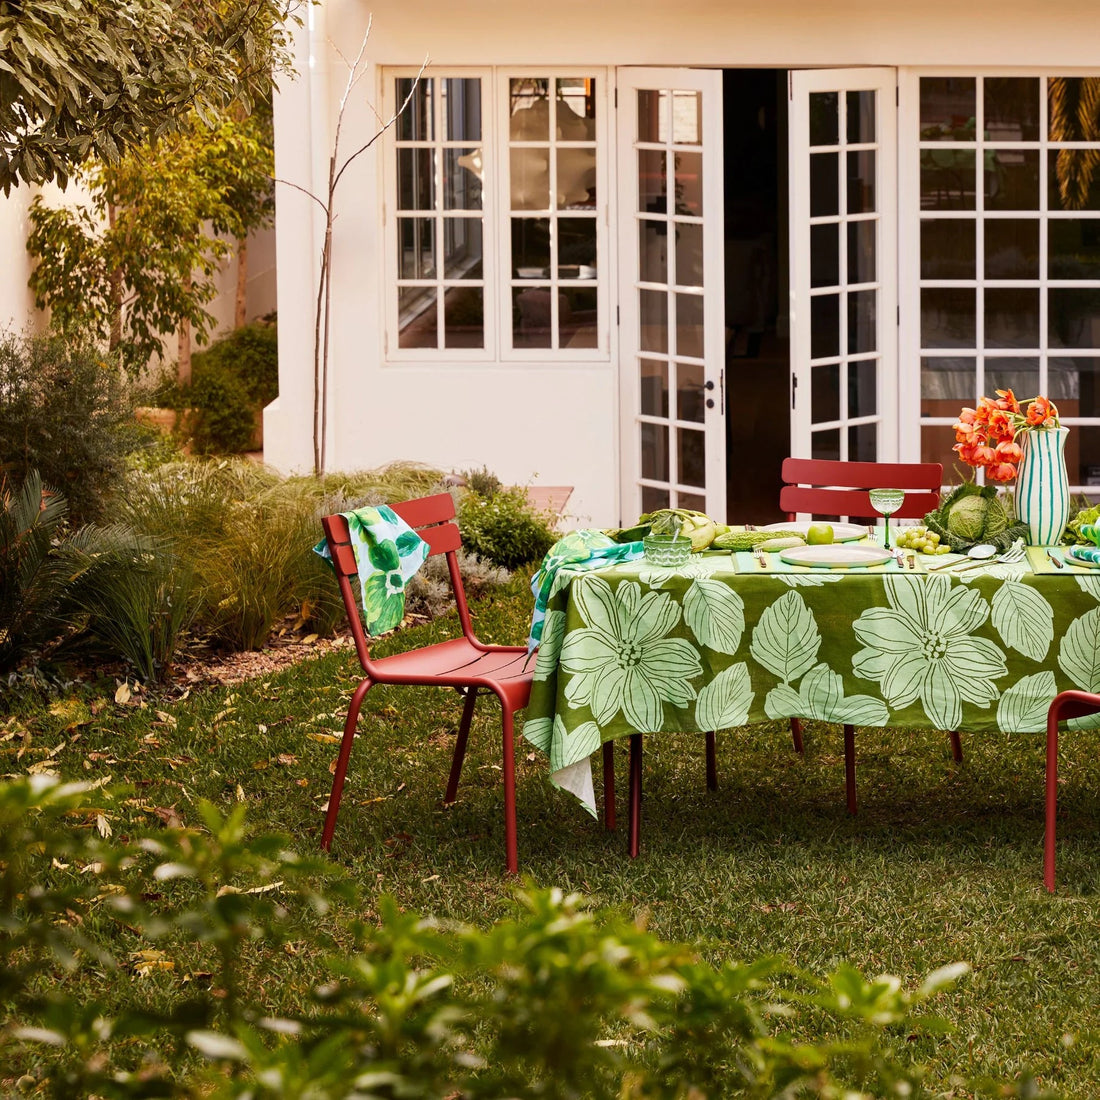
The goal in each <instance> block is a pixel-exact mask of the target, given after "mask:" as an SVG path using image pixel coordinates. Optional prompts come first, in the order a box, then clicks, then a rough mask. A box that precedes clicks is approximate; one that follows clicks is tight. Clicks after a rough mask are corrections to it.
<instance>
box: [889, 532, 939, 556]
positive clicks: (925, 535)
mask: <svg viewBox="0 0 1100 1100" xmlns="http://www.w3.org/2000/svg"><path fill="white" fill-rule="evenodd" d="M894 542H895V543H896V544H897V545H898V546H900V547H901V548H902V549H903V550H916V551H918V552H919V553H921V554H950V553H951V547H950V546H946V545H944V546H941V545H940V536H939V535H937V534H936V532H935V531H929V530H928V528H927V527H899V528H898V529H897V533H896V534H895V535H894Z"/></svg>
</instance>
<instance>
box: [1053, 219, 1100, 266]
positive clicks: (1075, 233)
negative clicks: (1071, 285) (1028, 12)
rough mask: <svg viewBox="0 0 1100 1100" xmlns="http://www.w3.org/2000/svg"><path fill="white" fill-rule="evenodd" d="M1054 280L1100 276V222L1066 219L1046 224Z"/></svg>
mask: <svg viewBox="0 0 1100 1100" xmlns="http://www.w3.org/2000/svg"><path fill="white" fill-rule="evenodd" d="M1047 244H1048V249H1049V252H1048V265H1049V266H1048V268H1047V272H1048V274H1049V275H1050V277H1051V278H1052V279H1100V221H1095V220H1092V219H1089V220H1087V221H1086V220H1084V219H1077V218H1066V219H1064V220H1063V219H1061V218H1058V219H1057V220H1052V221H1050V222H1048V223H1047Z"/></svg>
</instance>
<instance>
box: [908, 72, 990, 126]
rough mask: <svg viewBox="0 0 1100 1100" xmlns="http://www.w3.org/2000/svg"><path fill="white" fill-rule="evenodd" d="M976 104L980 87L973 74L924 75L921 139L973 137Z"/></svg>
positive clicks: (921, 79) (922, 83)
mask: <svg viewBox="0 0 1100 1100" xmlns="http://www.w3.org/2000/svg"><path fill="white" fill-rule="evenodd" d="M976 104H977V87H976V82H975V80H974V78H973V77H972V76H971V77H957V76H922V77H921V78H920V139H921V141H961V140H970V141H973V140H974V119H975V117H976V115H977V108H976Z"/></svg>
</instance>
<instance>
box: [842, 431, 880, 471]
mask: <svg viewBox="0 0 1100 1100" xmlns="http://www.w3.org/2000/svg"><path fill="white" fill-rule="evenodd" d="M877 457H878V425H877V424H855V425H853V426H852V427H850V428H849V429H848V461H849V462H874V461H875V459H876V458H877Z"/></svg>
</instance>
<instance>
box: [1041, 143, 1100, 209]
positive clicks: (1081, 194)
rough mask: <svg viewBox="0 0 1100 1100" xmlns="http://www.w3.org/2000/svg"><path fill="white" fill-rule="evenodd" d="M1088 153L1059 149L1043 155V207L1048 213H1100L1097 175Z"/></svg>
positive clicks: (1078, 150) (1099, 189)
mask: <svg viewBox="0 0 1100 1100" xmlns="http://www.w3.org/2000/svg"><path fill="white" fill-rule="evenodd" d="M1091 152H1092V151H1091V150H1089V149H1059V150H1057V151H1053V150H1052V151H1051V152H1049V153H1048V154H1047V173H1048V179H1049V185H1048V187H1047V205H1048V206H1049V207H1050V209H1051V210H1100V173H1098V172H1096V171H1095V169H1094V168H1093V167H1092V159H1091V156H1090V154H1091Z"/></svg>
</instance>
